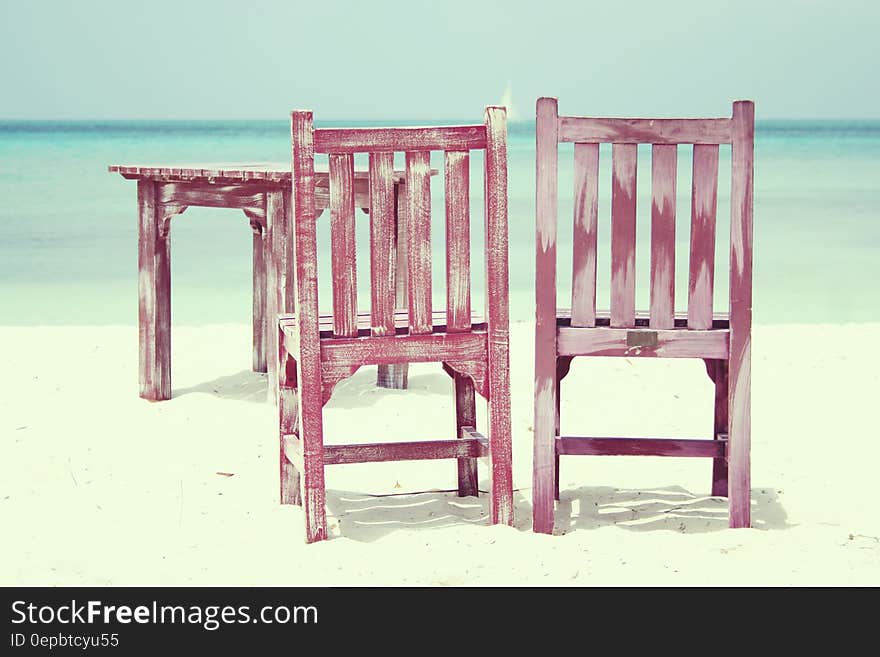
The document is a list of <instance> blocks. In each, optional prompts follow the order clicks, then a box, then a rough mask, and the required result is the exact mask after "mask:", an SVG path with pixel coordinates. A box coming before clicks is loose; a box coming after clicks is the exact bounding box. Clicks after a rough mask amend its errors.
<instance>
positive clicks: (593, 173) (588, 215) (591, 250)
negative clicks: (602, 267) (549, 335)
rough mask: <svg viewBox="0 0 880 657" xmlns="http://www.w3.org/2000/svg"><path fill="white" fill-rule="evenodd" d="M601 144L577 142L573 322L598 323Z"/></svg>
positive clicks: (572, 286) (572, 287)
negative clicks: (597, 251)
mask: <svg viewBox="0 0 880 657" xmlns="http://www.w3.org/2000/svg"><path fill="white" fill-rule="evenodd" d="M598 210H599V144H575V145H574V243H573V256H574V258H573V263H572V281H571V325H572V326H595V325H596V235H597V227H598Z"/></svg>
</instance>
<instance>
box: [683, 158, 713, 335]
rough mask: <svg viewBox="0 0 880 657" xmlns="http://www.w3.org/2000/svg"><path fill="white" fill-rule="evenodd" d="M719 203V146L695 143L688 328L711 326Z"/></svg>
mask: <svg viewBox="0 0 880 657" xmlns="http://www.w3.org/2000/svg"><path fill="white" fill-rule="evenodd" d="M717 206H718V145H717V144H695V145H694V173H693V187H692V192H691V262H690V276H689V277H688V328H692V329H708V328H711V327H712V287H713V285H714V281H715V213H716V210H717Z"/></svg>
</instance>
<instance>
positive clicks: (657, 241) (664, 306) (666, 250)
mask: <svg viewBox="0 0 880 657" xmlns="http://www.w3.org/2000/svg"><path fill="white" fill-rule="evenodd" d="M651 153H652V154H651V314H650V320H649V324H650V326H651V328H656V329H671V328H672V327H673V326H674V324H675V179H676V172H677V169H678V146H677V145H675V144H654V146H653V148H652V151H651Z"/></svg>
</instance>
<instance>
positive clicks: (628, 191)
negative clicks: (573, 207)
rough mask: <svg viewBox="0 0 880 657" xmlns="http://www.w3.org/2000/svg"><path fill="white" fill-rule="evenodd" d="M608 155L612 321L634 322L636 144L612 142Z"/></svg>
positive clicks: (621, 322)
mask: <svg viewBox="0 0 880 657" xmlns="http://www.w3.org/2000/svg"><path fill="white" fill-rule="evenodd" d="M611 158H612V173H611V325H612V326H634V324H635V312H636V168H637V165H638V150H637V146H636V145H635V144H614V145H613V146H612V150H611Z"/></svg>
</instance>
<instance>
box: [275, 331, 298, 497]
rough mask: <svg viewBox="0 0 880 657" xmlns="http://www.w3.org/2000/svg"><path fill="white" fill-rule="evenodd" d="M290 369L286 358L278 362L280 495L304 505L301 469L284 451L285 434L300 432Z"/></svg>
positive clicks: (295, 394) (294, 389) (290, 365)
mask: <svg viewBox="0 0 880 657" xmlns="http://www.w3.org/2000/svg"><path fill="white" fill-rule="evenodd" d="M282 349H283V347H282ZM289 369H293V366H292V363H290V361H289V360H288V359H286V358H284V359H281V361H280V363H279V364H278V376H279V382H280V386H279V389H278V442H279V450H280V454H279V475H280V497H281V504H296V505H298V506H302V492H301V491H300V476H299V471H298V470H297V469H296V466H294V465H293V463H291V462H290V460H289V459H288V458H287V455H286V454H285V452H284V436H285V435H287V434H296V435H298V434H299V426H298V425H299V398H298V397H299V395H298V391H297V389H296V388H295V387H293V385H291V384H292V383H294V381H291V380H290V379H291V378H294V377H289V376H288V375H287V372H288V370H289Z"/></svg>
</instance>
